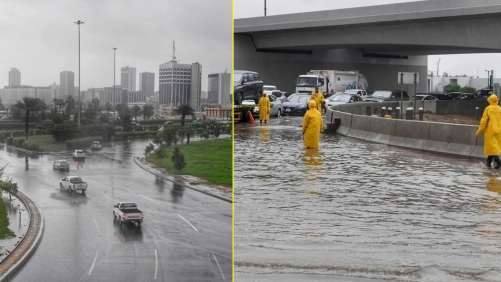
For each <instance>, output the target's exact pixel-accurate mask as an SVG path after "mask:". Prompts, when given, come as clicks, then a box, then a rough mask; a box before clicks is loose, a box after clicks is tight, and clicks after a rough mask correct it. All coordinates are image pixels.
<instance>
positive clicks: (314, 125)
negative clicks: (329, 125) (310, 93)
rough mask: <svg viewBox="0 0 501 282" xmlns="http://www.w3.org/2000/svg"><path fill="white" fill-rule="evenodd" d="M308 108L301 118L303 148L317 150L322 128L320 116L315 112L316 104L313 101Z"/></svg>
mask: <svg viewBox="0 0 501 282" xmlns="http://www.w3.org/2000/svg"><path fill="white" fill-rule="evenodd" d="M308 108H309V110H308V111H307V112H306V114H305V115H304V118H303V134H304V147H306V148H312V149H318V143H319V142H320V132H321V131H322V129H323V126H324V125H323V120H322V114H321V113H320V111H319V110H317V103H316V102H315V101H314V100H310V102H309V103H308Z"/></svg>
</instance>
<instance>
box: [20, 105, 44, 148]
mask: <svg viewBox="0 0 501 282" xmlns="http://www.w3.org/2000/svg"><path fill="white" fill-rule="evenodd" d="M42 103H43V101H42V100H40V99H38V98H32V97H26V96H24V97H23V100H22V101H17V102H16V104H15V105H14V106H15V107H16V108H18V109H20V110H24V113H25V132H26V139H28V128H29V123H30V118H29V117H30V112H34V111H38V110H39V109H40V107H41V105H42Z"/></svg>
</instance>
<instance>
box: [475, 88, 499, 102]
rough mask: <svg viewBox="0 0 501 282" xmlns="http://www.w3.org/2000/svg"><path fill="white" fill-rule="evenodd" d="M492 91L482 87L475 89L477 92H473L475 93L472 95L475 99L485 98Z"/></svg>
mask: <svg viewBox="0 0 501 282" xmlns="http://www.w3.org/2000/svg"><path fill="white" fill-rule="evenodd" d="M492 93H494V91H492V90H491V89H489V88H484V89H480V90H477V92H475V94H473V96H474V97H475V98H476V99H487V98H489V96H491V95H492Z"/></svg>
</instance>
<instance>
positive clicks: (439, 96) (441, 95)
mask: <svg viewBox="0 0 501 282" xmlns="http://www.w3.org/2000/svg"><path fill="white" fill-rule="evenodd" d="M417 95H430V96H433V97H435V98H437V100H453V98H452V97H451V96H449V95H447V94H445V93H417Z"/></svg>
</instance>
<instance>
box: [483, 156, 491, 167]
mask: <svg viewBox="0 0 501 282" xmlns="http://www.w3.org/2000/svg"><path fill="white" fill-rule="evenodd" d="M492 159H493V157H492V156H488V157H487V162H486V164H485V165H486V166H487V168H488V169H491V168H492Z"/></svg>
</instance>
